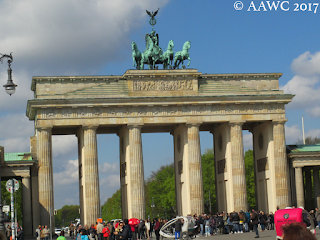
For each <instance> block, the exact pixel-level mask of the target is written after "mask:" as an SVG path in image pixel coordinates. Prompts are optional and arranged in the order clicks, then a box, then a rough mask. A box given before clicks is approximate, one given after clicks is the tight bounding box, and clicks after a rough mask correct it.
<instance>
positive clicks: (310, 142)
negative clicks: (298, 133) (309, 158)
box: [296, 136, 320, 145]
mask: <svg viewBox="0 0 320 240" xmlns="http://www.w3.org/2000/svg"><path fill="white" fill-rule="evenodd" d="M305 142H306V145H313V144H318V143H320V138H318V137H314V138H313V137H311V136H309V137H306V139H305ZM296 144H298V145H303V140H302V139H299V140H298V141H297V142H296Z"/></svg>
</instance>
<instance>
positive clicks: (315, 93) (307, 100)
mask: <svg viewBox="0 0 320 240" xmlns="http://www.w3.org/2000/svg"><path fill="white" fill-rule="evenodd" d="M291 68H292V70H293V71H294V72H295V73H296V75H295V76H294V77H293V78H292V79H291V80H290V81H288V82H287V84H286V85H285V86H283V87H281V89H283V90H284V92H285V93H288V94H295V97H294V98H293V100H292V103H290V104H288V108H289V109H290V108H295V109H302V110H305V111H306V112H307V113H308V114H309V115H311V116H312V117H320V94H319V91H320V85H319V80H320V52H316V53H314V54H311V53H310V52H305V53H303V54H301V55H300V56H299V57H298V58H296V59H294V60H293V61H292V64H291Z"/></svg>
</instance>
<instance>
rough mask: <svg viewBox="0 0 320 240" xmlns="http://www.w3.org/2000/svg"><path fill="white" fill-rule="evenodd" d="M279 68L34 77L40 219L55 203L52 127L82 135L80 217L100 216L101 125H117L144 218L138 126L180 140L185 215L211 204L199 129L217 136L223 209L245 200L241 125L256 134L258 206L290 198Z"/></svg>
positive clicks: (124, 187) (126, 188)
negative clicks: (206, 195)
mask: <svg viewBox="0 0 320 240" xmlns="http://www.w3.org/2000/svg"><path fill="white" fill-rule="evenodd" d="M279 77H281V74H279V73H264V74H202V73H201V72H198V70H196V69H182V70H128V71H126V73H125V74H124V75H122V76H112V75H111V76H77V77H75V76H68V77H33V79H32V87H31V89H32V91H34V99H32V100H29V101H28V106H27V116H28V118H29V119H30V120H32V121H34V122H35V130H36V131H35V132H36V133H35V136H34V137H33V138H32V140H33V144H34V147H36V149H37V152H36V157H37V160H38V161H39V172H38V176H39V202H40V205H41V208H40V215H41V216H40V217H41V222H42V224H46V223H49V209H50V207H51V208H52V209H53V205H54V203H53V178H52V146H51V145H52V143H51V137H52V135H62V134H75V135H76V136H77V137H78V146H79V147H78V149H79V193H80V207H81V222H82V223H83V224H91V223H94V222H95V221H96V219H97V217H99V216H100V214H101V213H100V191H99V175H98V156H97V134H101V133H117V134H118V136H119V144H120V182H121V195H122V214H123V218H131V217H135V218H139V219H141V218H145V202H144V196H145V192H144V167H143V154H142V143H141V134H142V133H147V132H148V133H150V132H170V133H171V134H172V135H173V140H174V146H173V147H174V166H175V181H176V184H175V186H176V205H177V206H176V209H177V214H178V215H187V214H195V213H197V214H201V213H202V212H203V211H204V202H203V186H202V169H201V151H200V138H199V132H200V131H210V132H211V133H213V138H214V154H215V166H216V167H215V169H216V170H215V171H216V192H217V202H218V211H223V210H224V211H227V212H230V211H233V210H236V211H240V210H245V209H247V207H248V206H247V195H246V180H245V165H244V154H243V138H242V130H249V131H250V132H251V133H252V134H253V146H254V162H255V173H256V174H255V178H256V186H257V187H256V188H257V189H256V190H257V191H256V192H257V205H258V208H259V209H260V210H264V211H274V210H275V209H276V207H277V206H279V207H280V208H284V207H287V206H289V205H290V204H291V197H290V193H289V169H288V163H287V158H286V146H285V132H284V124H285V122H286V119H285V105H286V104H287V103H289V102H291V100H292V97H293V95H289V94H284V93H283V91H281V90H279V81H278V79H279Z"/></svg>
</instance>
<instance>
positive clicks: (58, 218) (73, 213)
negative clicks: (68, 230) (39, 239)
mask: <svg viewBox="0 0 320 240" xmlns="http://www.w3.org/2000/svg"><path fill="white" fill-rule="evenodd" d="M76 218H80V213H79V206H78V205H70V206H69V205H65V206H63V207H62V208H61V209H59V210H58V211H57V215H55V225H56V227H66V226H69V225H70V223H71V222H74V220H75V219H76Z"/></svg>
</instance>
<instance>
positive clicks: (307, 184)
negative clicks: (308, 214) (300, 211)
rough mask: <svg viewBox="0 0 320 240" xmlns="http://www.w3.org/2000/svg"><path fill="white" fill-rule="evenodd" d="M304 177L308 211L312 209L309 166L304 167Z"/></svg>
mask: <svg viewBox="0 0 320 240" xmlns="http://www.w3.org/2000/svg"><path fill="white" fill-rule="evenodd" d="M304 172H305V176H304V177H305V179H306V207H305V208H306V209H308V210H309V211H310V210H311V209H313V200H312V180H311V168H310V167H305V168H304Z"/></svg>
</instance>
